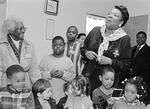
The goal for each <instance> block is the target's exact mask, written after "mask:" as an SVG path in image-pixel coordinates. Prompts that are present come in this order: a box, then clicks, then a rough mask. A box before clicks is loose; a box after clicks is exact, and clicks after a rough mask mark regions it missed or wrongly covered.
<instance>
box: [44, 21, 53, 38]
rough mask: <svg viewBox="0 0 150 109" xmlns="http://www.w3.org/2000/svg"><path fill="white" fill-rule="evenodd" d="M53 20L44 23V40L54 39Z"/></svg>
mask: <svg viewBox="0 0 150 109" xmlns="http://www.w3.org/2000/svg"><path fill="white" fill-rule="evenodd" d="M54 22H55V21H54V19H47V21H46V40H52V39H53V37H54Z"/></svg>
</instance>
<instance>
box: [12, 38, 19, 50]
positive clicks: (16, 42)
mask: <svg viewBox="0 0 150 109" xmlns="http://www.w3.org/2000/svg"><path fill="white" fill-rule="evenodd" d="M10 38H11V40H12V41H13V43H14V44H15V45H16V47H17V48H19V42H20V40H18V41H16V40H14V39H13V38H12V37H11V36H10Z"/></svg>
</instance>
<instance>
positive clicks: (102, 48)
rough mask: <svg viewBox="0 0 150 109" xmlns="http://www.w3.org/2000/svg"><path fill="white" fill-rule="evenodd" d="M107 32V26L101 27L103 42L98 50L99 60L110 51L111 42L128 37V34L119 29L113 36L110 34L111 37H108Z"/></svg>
mask: <svg viewBox="0 0 150 109" xmlns="http://www.w3.org/2000/svg"><path fill="white" fill-rule="evenodd" d="M105 30H106V26H105V25H104V26H102V27H101V30H100V31H101V35H102V37H103V42H102V43H101V44H100V45H99V48H98V58H99V59H100V58H101V56H103V53H104V51H105V50H107V49H108V46H109V42H110V41H116V40H118V39H120V38H122V37H123V36H125V35H127V34H126V32H125V31H124V30H123V29H122V28H118V29H117V30H115V31H114V32H113V34H110V35H109V36H107V37H106V36H105Z"/></svg>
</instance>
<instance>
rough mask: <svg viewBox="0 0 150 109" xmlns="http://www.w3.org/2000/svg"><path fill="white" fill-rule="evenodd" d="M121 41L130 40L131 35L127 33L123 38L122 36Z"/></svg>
mask: <svg viewBox="0 0 150 109" xmlns="http://www.w3.org/2000/svg"><path fill="white" fill-rule="evenodd" d="M120 40H121V41H130V36H129V35H125V36H123V37H122V38H120Z"/></svg>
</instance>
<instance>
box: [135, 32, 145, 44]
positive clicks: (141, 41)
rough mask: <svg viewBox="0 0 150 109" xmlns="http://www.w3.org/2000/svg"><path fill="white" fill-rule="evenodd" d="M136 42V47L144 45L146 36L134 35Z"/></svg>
mask: <svg viewBox="0 0 150 109" xmlns="http://www.w3.org/2000/svg"><path fill="white" fill-rule="evenodd" d="M136 42H137V44H138V45H142V44H145V43H146V36H145V35H144V34H142V33H140V34H137V35H136Z"/></svg>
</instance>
